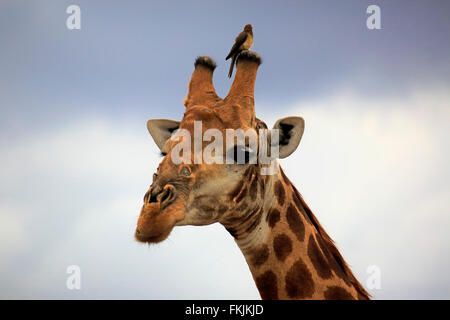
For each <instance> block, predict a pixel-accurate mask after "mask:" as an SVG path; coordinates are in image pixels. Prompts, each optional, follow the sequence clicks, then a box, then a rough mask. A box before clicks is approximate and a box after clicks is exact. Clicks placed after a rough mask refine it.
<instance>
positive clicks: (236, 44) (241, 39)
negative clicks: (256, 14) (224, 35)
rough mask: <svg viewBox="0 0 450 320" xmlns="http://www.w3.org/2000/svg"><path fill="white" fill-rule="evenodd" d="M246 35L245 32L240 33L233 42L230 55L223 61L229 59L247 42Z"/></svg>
mask: <svg viewBox="0 0 450 320" xmlns="http://www.w3.org/2000/svg"><path fill="white" fill-rule="evenodd" d="M247 37H248V34H247V32H241V33H239V35H238V36H237V37H236V39H235V40H234V44H233V47H231V50H230V53H229V54H228V55H227V57H226V58H225V60H228V59H230V58H231V57H232V56H233V55H234V54H235V53H236V52H237V51H238V50H239V47H240V46H241V45H242V44H243V43H244V42H245V40H247Z"/></svg>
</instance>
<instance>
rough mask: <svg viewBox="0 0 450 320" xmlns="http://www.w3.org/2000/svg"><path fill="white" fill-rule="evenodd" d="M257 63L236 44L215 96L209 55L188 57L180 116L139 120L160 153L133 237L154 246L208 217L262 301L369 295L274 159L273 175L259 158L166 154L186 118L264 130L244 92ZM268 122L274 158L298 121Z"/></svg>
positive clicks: (298, 128) (250, 87)
mask: <svg viewBox="0 0 450 320" xmlns="http://www.w3.org/2000/svg"><path fill="white" fill-rule="evenodd" d="M260 64H261V58H260V56H259V55H258V54H257V53H256V52H252V51H243V52H242V53H241V54H240V55H239V56H238V58H237V65H236V67H237V71H236V74H235V78H234V81H233V83H232V85H231V88H230V90H229V93H228V95H227V96H226V97H225V98H224V99H222V98H220V97H219V96H218V95H217V94H216V92H215V89H214V86H213V82H212V78H213V72H214V69H215V68H216V63H215V61H214V60H213V59H212V58H210V57H208V56H202V57H198V58H197V59H196V60H195V63H194V71H193V73H192V76H191V79H190V81H189V85H188V93H187V96H186V98H185V99H184V105H185V107H186V109H185V112H184V115H183V118H182V120H181V121H175V120H168V119H151V120H149V121H148V122H147V128H148V131H149V132H150V134H151V136H152V137H153V139H154V141H155V143H156V144H157V146H158V147H159V149H160V151H161V154H162V156H163V159H162V161H161V163H160V164H159V166H158V169H157V172H156V173H155V174H154V175H153V181H152V184H151V186H150V188H149V189H148V191H147V192H146V194H145V196H144V204H143V206H142V209H141V212H140V215H139V218H138V223H137V227H136V231H135V238H136V240H137V241H139V242H144V243H158V242H161V241H163V240H165V239H166V238H167V237H168V236H169V234H170V232H171V231H172V229H173V228H174V227H175V226H183V225H199V226H200V225H208V224H212V223H216V222H218V223H221V224H222V225H223V226H224V227H225V228H226V230H227V231H228V232H229V233H230V235H231V236H232V237H233V238H234V240H235V242H236V243H237V245H238V247H239V248H240V250H241V252H242V253H243V255H244V257H245V260H246V262H247V264H248V267H249V269H250V272H251V274H252V276H253V279H254V281H255V284H256V287H257V289H258V291H259V293H260V296H261V298H262V299H271V300H276V299H283V300H284V299H286V300H290V299H333V300H334V299H370V295H369V294H368V292H367V291H366V290H365V289H364V287H363V286H362V285H361V284H360V283H359V282H358V280H357V279H356V278H355V276H354V275H353V273H352V271H351V270H350V268H349V266H348V265H347V263H346V262H345V261H344V259H343V257H342V256H341V254H340V253H339V251H338V249H337V248H336V246H335V244H334V242H333V240H332V239H331V238H330V237H329V235H328V234H327V233H326V232H325V230H324V228H323V227H322V226H321V225H320V223H319V222H318V220H317V218H316V217H315V216H314V215H313V213H312V211H311V210H310V208H309V207H308V205H307V204H306V202H305V201H304V199H303V197H302V196H301V194H300V193H299V192H298V190H297V189H296V188H295V187H294V185H293V184H292V182H291V181H290V180H289V179H288V178H287V177H286V175H285V174H284V172H283V170H282V169H281V167H280V166H279V164H278V162H276V166H277V168H278V170H276V171H275V173H273V174H270V175H263V174H261V168H262V167H263V166H264V164H261V163H260V162H259V161H258V162H257V163H247V162H246V163H244V164H218V163H208V164H207V163H200V164H199V162H198V161H197V163H196V162H195V161H192V162H191V163H190V164H185V163H181V164H175V163H174V162H173V161H172V160H171V159H172V157H171V155H172V154H173V153H174V152H175V151H174V150H175V146H176V145H177V143H179V140H178V141H177V140H176V139H172V138H173V136H174V133H175V132H177V130H178V129H184V130H187V131H188V132H191V133H192V132H193V131H194V126H195V121H201V123H202V125H203V127H202V130H203V131H202V132H204V131H205V130H206V129H208V128H215V129H218V130H219V131H220V132H225V131H226V130H227V129H239V128H241V129H244V130H246V129H255V130H256V129H267V126H266V124H265V123H264V122H263V121H262V120H260V119H258V118H256V116H255V103H254V89H255V80H256V75H257V71H258V68H259V65H260ZM273 128H275V129H278V134H279V139H278V148H279V156H278V158H280V159H281V158H285V157H287V156H289V155H290V154H292V153H293V152H294V151H295V149H296V148H297V146H298V145H299V143H300V140H301V137H302V135H303V131H304V120H303V118H301V117H286V118H282V119H279V120H278V121H277V122H276V123H275V125H274V127H273ZM255 132H257V131H255ZM258 138H260V137H258ZM202 147H203V148H204V145H202ZM227 147H228V146H227ZM236 147H237V144H236V145H234V146H233V150H234V151H233V152H232V154H235V152H236ZM245 147H246V145H245V146H244V148H245ZM246 150H247V151H246V152H253V151H251V150H250V151H249V150H248V149H246ZM227 152H228V150H224V153H225V154H227ZM196 157H198V153H195V151H194V152H192V154H191V158H192V159H194V160H195V158H196ZM200 157H201V155H200Z"/></svg>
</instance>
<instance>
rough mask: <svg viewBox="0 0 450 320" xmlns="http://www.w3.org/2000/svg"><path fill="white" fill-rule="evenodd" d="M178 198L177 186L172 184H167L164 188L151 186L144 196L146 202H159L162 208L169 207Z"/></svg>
mask: <svg viewBox="0 0 450 320" xmlns="http://www.w3.org/2000/svg"><path fill="white" fill-rule="evenodd" d="M175 198H176V190H175V187H174V186H173V185H171V184H166V185H165V186H164V187H163V188H160V187H154V188H150V189H149V190H148V191H147V193H146V194H145V196H144V203H155V202H159V204H160V210H161V211H162V210H164V209H165V208H166V207H168V206H169V205H170V204H171V203H172V202H173V201H174V200H175Z"/></svg>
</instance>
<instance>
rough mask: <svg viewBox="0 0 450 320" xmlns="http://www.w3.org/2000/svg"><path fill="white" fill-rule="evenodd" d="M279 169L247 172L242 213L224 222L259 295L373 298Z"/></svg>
mask: <svg viewBox="0 0 450 320" xmlns="http://www.w3.org/2000/svg"><path fill="white" fill-rule="evenodd" d="M278 172H279V173H278V175H273V176H260V175H258V173H257V171H256V170H253V172H252V173H251V174H250V173H247V174H248V178H249V180H248V183H249V184H248V185H245V184H244V185H243V186H242V189H241V190H240V191H239V192H236V194H237V195H236V196H235V198H234V201H236V202H237V203H238V204H239V207H238V211H239V213H240V214H238V215H235V216H234V217H233V218H229V219H226V220H225V221H223V222H222V223H223V225H224V226H225V227H226V228H227V230H228V231H229V232H230V233H231V234H232V235H233V237H234V238H235V241H236V243H237V245H238V246H239V248H240V249H241V251H242V253H243V254H244V257H245V259H246V261H247V264H248V266H249V268H250V271H251V273H252V276H253V279H254V280H255V283H256V286H257V288H258V290H259V292H260V295H261V297H262V298H263V299H364V298H366V299H367V298H369V295H368V294H367V292H366V291H365V290H364V288H363V287H362V286H361V284H360V283H359V282H358V281H357V280H356V278H355V277H354V276H353V274H352V272H351V271H350V269H349V268H348V266H347V264H346V263H345V261H344V259H343V258H342V256H341V255H340V253H339V252H338V250H337V249H336V247H335V245H334V243H333V241H332V240H331V239H330V237H329V236H328V235H327V234H326V232H325V230H323V228H322V227H321V226H320V224H319V223H318V221H317V219H316V218H315V217H314V215H313V214H312V212H311V210H310V209H309V208H308V206H307V205H306V203H305V202H304V201H303V199H302V197H301V195H300V193H299V192H298V191H297V189H296V188H295V187H294V186H293V185H292V183H291V182H290V181H289V179H288V178H287V177H286V176H285V175H284V173H283V172H282V170H281V168H279V171H278ZM243 190H247V191H243ZM243 193H246V194H247V196H246V197H244V196H243ZM239 196H241V198H242V199H239ZM257 197H259V199H257ZM244 198H245V199H247V201H243V199H244ZM238 200H241V201H240V202H239V201H238ZM256 200H258V201H256Z"/></svg>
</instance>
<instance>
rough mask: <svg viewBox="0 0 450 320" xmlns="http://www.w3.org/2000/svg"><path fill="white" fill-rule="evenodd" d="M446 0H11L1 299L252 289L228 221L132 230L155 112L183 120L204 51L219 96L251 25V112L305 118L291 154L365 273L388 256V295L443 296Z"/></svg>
mask: <svg viewBox="0 0 450 320" xmlns="http://www.w3.org/2000/svg"><path fill="white" fill-rule="evenodd" d="M71 4H77V5H79V6H80V8H81V30H68V29H67V28H66V19H67V17H68V14H67V13H66V8H67V7H68V6H69V5H71ZM371 4H377V5H379V6H380V8H381V26H382V29H381V30H369V29H367V27H366V19H367V17H368V14H367V13H366V9H367V7H368V6H369V5H371ZM449 16H450V4H449V2H448V1H438V0H435V1H433V2H432V3H427V2H426V1H412V0H411V1H383V0H377V1H362V0H352V1H350V0H347V1H340V2H339V4H338V3H337V2H336V1H331V0H330V1H325V0H319V1H314V2H313V1H284V2H277V4H275V3H274V2H269V1H189V2H188V1H186V2H175V1H164V2H162V1H158V2H151V1H135V2H133V4H129V3H126V2H125V1H123V2H122V4H119V3H117V2H114V3H113V2H111V1H95V2H93V1H44V0H39V1H32V2H31V1H17V0H14V1H13V0H10V1H2V2H1V3H0V39H1V43H2V45H1V50H0V115H1V116H0V154H1V157H0V179H1V181H2V183H1V184H0V298H3V299H9V298H25V299H42V298H60V299H78V298H85V299H101V298H114V299H116V298H125V299H129V298H134V299H258V298H259V294H258V292H257V290H256V287H255V285H254V283H253V281H252V278H251V274H250V272H249V270H248V267H247V265H246V263H245V260H244V257H243V256H242V254H241V253H240V251H239V249H238V247H237V245H236V244H235V243H234V241H233V240H232V238H231V236H230V235H229V234H228V233H227V232H226V231H225V230H224V228H223V227H222V226H221V225H211V226H208V227H178V228H176V229H175V230H174V232H173V233H172V235H171V236H170V237H169V239H168V240H166V241H165V242H163V243H161V244H159V245H156V246H147V245H143V244H138V243H136V241H135V240H134V239H133V232H134V229H135V225H136V221H137V216H138V213H139V210H140V207H141V205H142V198H143V195H144V193H145V192H146V190H147V188H148V186H149V184H150V183H151V177H152V174H153V172H154V171H155V168H156V167H157V165H158V163H159V161H160V158H159V155H158V149H157V147H156V145H155V144H154V143H153V141H152V140H151V138H150V136H149V134H148V132H147V131H146V127H145V123H146V121H147V119H149V118H173V119H177V120H179V119H180V118H181V116H182V112H183V110H184V106H183V105H182V99H183V97H184V96H185V95H186V91H187V82H188V80H189V77H190V75H191V73H192V71H193V62H194V60H195V58H196V57H197V56H198V55H209V56H211V57H213V58H214V59H215V60H216V61H217V63H218V67H217V69H216V72H215V76H214V83H215V86H216V89H217V92H218V93H219V95H221V96H225V95H226V93H227V91H228V89H229V86H230V84H231V81H230V80H229V79H228V78H227V76H226V74H227V71H228V63H227V62H225V61H224V58H225V56H226V54H227V53H228V50H229V48H230V46H231V45H232V43H233V40H234V38H235V36H236V35H237V34H238V33H239V32H240V31H241V29H242V27H243V25H245V24H246V23H251V24H253V25H254V28H255V29H254V32H255V39H254V40H255V43H254V47H253V50H255V51H257V52H258V53H259V54H260V55H261V56H262V58H263V64H262V65H261V67H260V69H259V72H258V78H257V83H256V90H255V95H256V110H257V116H258V117H259V118H261V119H263V120H265V121H266V122H267V123H268V124H269V125H272V124H273V123H274V122H275V121H276V120H277V119H278V118H281V117H284V116H289V115H299V116H303V117H304V118H305V120H306V129H305V134H304V137H303V139H302V142H301V144H300V146H299V149H298V150H297V151H296V152H295V153H294V154H293V155H291V156H290V157H289V158H288V159H285V160H282V161H281V165H282V167H283V168H284V170H285V172H286V174H287V175H288V176H289V177H290V179H291V180H292V181H293V182H294V183H295V184H296V186H297V187H298V189H299V190H300V191H301V193H302V194H303V195H304V197H305V199H306V201H307V202H308V204H309V205H310V207H311V208H312V210H313V211H314V212H315V214H316V216H317V217H318V219H319V220H320V221H321V223H322V224H323V226H324V227H325V228H326V230H327V231H328V233H329V234H330V235H331V236H332V237H333V238H334V239H335V241H336V243H337V245H338V247H339V248H340V250H341V252H342V254H343V255H344V257H345V258H346V260H347V262H348V263H349V264H350V265H351V266H352V268H353V270H354V271H355V273H356V275H357V276H358V278H359V279H360V280H361V282H362V283H363V284H364V285H366V284H367V281H368V279H369V276H370V273H368V272H367V271H368V268H369V269H370V266H377V268H379V270H380V275H381V277H380V279H381V288H378V289H377V288H373V289H370V288H369V291H370V292H371V293H372V294H373V295H374V296H375V298H378V299H450V274H449V273H448V270H449V268H450V254H449V252H450V235H449V234H448V229H449V225H450V210H449V205H450V183H449V181H450V171H449V169H448V163H449V162H450V152H449V150H448V138H449V134H450V129H449V125H448V122H449V119H450V90H449V88H450V42H449V41H448V39H449V35H450V22H449V19H448V17H449ZM275 110H276V111H275ZM70 265H77V266H79V267H80V269H81V290H68V289H67V286H66V280H67V277H68V274H67V273H66V270H67V267H68V266H70Z"/></svg>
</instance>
